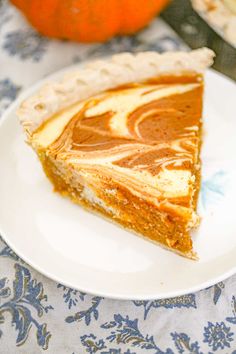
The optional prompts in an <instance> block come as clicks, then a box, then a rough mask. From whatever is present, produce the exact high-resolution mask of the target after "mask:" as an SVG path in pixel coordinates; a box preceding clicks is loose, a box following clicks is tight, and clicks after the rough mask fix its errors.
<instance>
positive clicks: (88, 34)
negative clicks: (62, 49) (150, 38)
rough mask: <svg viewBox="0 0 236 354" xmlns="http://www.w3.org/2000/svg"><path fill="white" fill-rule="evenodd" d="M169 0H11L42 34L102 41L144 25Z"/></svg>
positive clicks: (131, 31)
mask: <svg viewBox="0 0 236 354" xmlns="http://www.w3.org/2000/svg"><path fill="white" fill-rule="evenodd" d="M167 2H168V0H30V1H28V0H12V3H13V4H14V5H15V6H17V7H18V8H19V9H20V10H21V11H22V12H23V13H24V14H25V16H26V17H27V19H28V20H29V22H30V23H31V24H32V25H33V26H34V27H35V28H36V29H37V30H38V31H39V32H41V33H42V34H44V35H46V36H49V37H55V38H64V39H72V40H75V41H81V42H100V41H105V40H107V39H109V38H110V37H112V36H114V35H116V34H120V35H121V34H131V33H134V32H136V31H137V30H139V29H141V28H142V27H144V26H145V25H146V24H147V23H148V22H149V21H150V20H151V19H152V18H153V17H154V16H155V15H156V14H157V13H159V12H160V11H161V9H162V8H163V7H164V6H165V4H166V3H167Z"/></svg>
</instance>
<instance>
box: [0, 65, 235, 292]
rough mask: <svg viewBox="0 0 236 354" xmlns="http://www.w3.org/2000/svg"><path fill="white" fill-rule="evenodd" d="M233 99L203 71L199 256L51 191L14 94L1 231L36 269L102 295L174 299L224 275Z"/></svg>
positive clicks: (4, 125) (1, 189)
mask: <svg viewBox="0 0 236 354" xmlns="http://www.w3.org/2000/svg"><path fill="white" fill-rule="evenodd" d="M60 75H61V73H59V74H58V73H57V74H56V76H57V77H58V76H60ZM54 77H55V75H54ZM41 84H42V82H41V83H40V84H38V85H37V87H38V86H39V85H41ZM35 89H36V86H35V87H33V88H31V89H30V90H28V92H27V95H29V94H32V93H33V92H34V91H35ZM24 96H25V95H24ZM235 97H236V86H235V84H234V83H233V82H232V81H230V80H228V79H226V78H225V77H223V76H221V75H219V74H217V73H215V72H213V71H209V72H208V73H207V75H206V95H205V114H204V116H205V120H204V126H205V128H204V144H203V149H202V161H203V171H202V192H201V195H200V202H199V213H200V214H201V215H202V222H201V226H200V228H199V229H198V231H197V232H195V235H193V237H194V248H195V250H196V251H197V252H198V255H199V257H200V261H198V262H194V261H191V260H188V259H185V258H182V257H180V256H178V255H175V254H173V253H171V252H168V251H166V250H163V249H161V248H159V247H158V246H155V245H153V244H152V243H149V242H148V241H145V240H143V239H141V238H139V237H137V236H135V235H133V234H132V233H130V232H128V231H124V230H123V229H122V228H119V227H118V226H115V225H113V224H111V223H109V222H108V221H105V220H104V219H102V218H100V217H99V216H95V215H92V214H90V213H88V212H86V211H84V210H83V209H82V208H80V207H79V206H76V205H74V204H73V203H71V202H70V201H69V200H66V199H63V198H62V197H61V196H59V195H57V194H55V193H53V192H52V186H51V184H50V183H49V182H48V180H47V178H46V177H45V175H44V173H43V171H42V169H41V165H40V163H39V162H38V159H37V157H36V155H35V154H34V152H33V151H32V150H31V148H30V147H29V146H27V145H26V144H25V142H24V135H23V133H22V130H21V127H20V126H19V123H18V121H17V118H16V115H15V109H16V106H18V104H19V101H20V100H21V99H22V97H21V98H19V100H18V101H17V102H15V103H14V105H12V106H11V107H10V109H8V110H7V112H6V113H5V116H4V119H3V121H2V122H1V127H0V161H1V175H0V176H1V182H0V229H1V234H2V236H3V237H4V238H5V240H6V242H7V243H8V244H9V246H10V247H11V248H12V249H13V250H14V251H15V252H16V253H17V254H18V255H19V256H20V257H22V258H23V259H24V260H25V261H26V262H27V263H29V264H30V265H32V266H33V267H34V268H35V269H37V270H38V271H40V272H41V273H43V274H45V275H47V276H48V277H50V278H52V279H54V280H56V281H58V282H60V283H63V284H65V285H67V286H70V287H72V288H76V289H79V290H82V291H84V292H88V293H92V294H98V295H101V296H105V297H111V298H119V299H157V298H159V299H160V298H166V297H172V296H178V295H182V294H185V293H189V292H193V291H197V290H199V289H202V288H204V287H207V286H210V285H212V284H214V283H216V282H218V281H220V280H223V279H224V278H226V277H228V276H230V275H232V274H233V273H235V272H236V216H235V215H236V214H235V209H236V206H235V200H236V182H235V181H236V135H235V134H236V102H235Z"/></svg>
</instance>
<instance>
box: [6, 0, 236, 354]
mask: <svg viewBox="0 0 236 354" xmlns="http://www.w3.org/2000/svg"><path fill="white" fill-rule="evenodd" d="M45 1H46V0H45ZM183 47H184V45H183V43H181V41H180V40H179V39H178V38H177V37H176V35H175V34H174V33H173V32H172V31H171V30H170V28H168V26H167V25H166V24H165V23H163V21H161V20H160V19H156V20H154V22H153V23H152V24H151V25H150V26H149V27H148V28H146V29H145V30H144V31H142V32H141V33H139V34H138V35H136V36H133V37H117V38H115V39H112V40H111V41H110V42H108V43H106V44H102V45H98V44H96V45H81V44H75V43H69V42H65V41H52V40H48V39H46V38H43V37H41V36H39V35H38V34H37V33H36V32H35V31H34V30H33V29H32V28H31V27H30V26H29V25H28V24H27V23H26V22H25V20H24V18H23V17H22V15H21V14H20V13H19V12H18V11H17V10H15V9H14V8H13V7H12V6H10V5H9V4H8V3H7V2H6V1H1V0H0V116H1V115H2V114H3V113H4V110H5V109H6V108H7V106H8V105H9V104H10V103H11V102H12V101H13V100H14V99H15V98H16V97H17V95H18V94H19V92H21V91H22V90H23V89H24V88H26V87H28V86H29V85H31V84H32V83H34V82H36V81H37V80H38V79H40V78H42V77H44V76H46V75H47V74H49V73H52V72H53V71H56V70H58V69H60V68H62V67H65V66H67V65H70V64H73V63H77V62H80V61H82V60H84V59H87V58H95V57H98V56H101V55H104V54H110V53H114V52H120V51H140V50H150V49H151V50H157V51H160V52H161V51H164V50H175V49H180V48H183ZM0 166H1V165H0ZM1 168H3V167H1ZM235 295H236V276H234V277H231V278H230V279H228V280H226V281H225V282H221V283H219V284H216V285H215V286H213V287H211V288H209V289H206V290H203V291H200V292H198V293H195V294H189V295H185V296H181V297H177V298H173V299H165V300H155V301H115V300H110V299H104V298H101V297H98V296H92V295H88V294H84V293H81V292H79V291H76V290H74V289H70V288H66V287H65V286H63V285H61V284H57V283H55V282H54V281H52V280H50V279H48V278H46V277H44V276H43V275H41V274H39V273H38V272H36V271H35V270H34V269H32V268H31V267H30V266H28V265H27V264H25V263H24V262H23V261H22V260H21V259H20V258H19V257H18V256H17V255H16V254H14V253H13V252H12V250H11V249H10V248H9V247H8V246H7V245H6V244H5V242H4V241H3V240H0V353H1V354H18V353H26V354H32V353H33V354H37V353H43V352H45V353H50V354H83V353H90V354H92V353H97V354H138V353H146V352H147V353H150V354H154V353H155V354H175V353H180V354H182V353H184V354H187V353H188V354H190V353H191V354H200V353H201V354H210V353H225V354H233V353H234V354H236V297H235Z"/></svg>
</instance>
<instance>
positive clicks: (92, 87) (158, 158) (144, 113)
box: [18, 48, 214, 259]
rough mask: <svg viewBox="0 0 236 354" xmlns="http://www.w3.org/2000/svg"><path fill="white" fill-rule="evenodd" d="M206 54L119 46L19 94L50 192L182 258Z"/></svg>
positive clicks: (193, 219)
mask: <svg viewBox="0 0 236 354" xmlns="http://www.w3.org/2000/svg"><path fill="white" fill-rule="evenodd" d="M213 57H214V53H213V52H212V51H211V50H209V49H207V48H203V49H198V50H195V51H192V52H189V53H186V52H176V53H165V54H158V53H155V52H144V53H139V54H135V55H133V54H129V53H122V54H118V55H115V56H113V57H111V58H110V59H106V60H100V61H96V62H92V63H89V64H88V65H87V66H85V67H84V68H82V69H80V70H78V71H75V72H71V73H68V74H67V75H66V76H65V78H63V80H61V81H58V82H52V83H49V84H47V85H46V86H44V87H43V88H41V89H40V91H39V92H37V93H36V94H35V95H34V96H32V97H30V98H28V99H27V100H26V101H24V102H23V103H22V104H21V106H20V108H19V110H18V114H19V118H20V121H21V123H22V125H23V127H24V130H25V133H26V135H27V142H28V143H29V144H30V145H31V146H32V147H33V149H34V150H35V151H36V153H37V154H38V157H39V159H40V161H41V163H42V166H43V169H44V171H45V173H46V175H47V177H48V178H49V179H50V180H51V182H52V184H53V185H54V188H55V190H56V191H57V192H59V193H61V194H62V195H64V196H68V197H70V198H71V199H72V200H73V201H74V202H76V203H78V204H79V205H81V206H83V207H86V208H88V209H89V210H91V211H95V212H98V213H100V214H101V215H103V216H105V217H107V218H109V219H110V220H112V221H114V222H116V223H118V224H120V225H122V226H124V227H125V228H127V229H129V230H132V231H134V232H135V233H137V234H139V235H141V236H143V237H144V238H145V239H146V240H150V241H153V242H155V243H157V244H159V245H161V246H164V247H166V248H168V249H169V250H172V251H174V252H177V253H178V254H181V255H183V256H185V257H189V258H192V259H196V258H197V256H196V254H195V252H194V251H193V247H192V240H191V237H190V230H191V229H192V228H195V227H196V226H197V225H198V223H199V217H198V215H197V213H196V206H197V197H198V192H199V188H200V167H201V164H200V158H199V154H200V146H201V126H202V121H201V119H202V100H203V88H204V81H203V72H204V70H205V69H206V67H208V66H209V65H211V64H212V61H213Z"/></svg>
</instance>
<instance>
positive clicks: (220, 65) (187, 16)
mask: <svg viewBox="0 0 236 354" xmlns="http://www.w3.org/2000/svg"><path fill="white" fill-rule="evenodd" d="M161 17H162V18H163V19H164V20H165V21H166V22H167V23H168V24H169V25H170V26H171V27H172V28H173V29H174V30H175V31H176V32H177V33H178V35H179V36H180V37H181V38H182V39H183V40H184V41H185V42H186V43H187V44H188V45H189V47H190V48H193V49H195V48H199V47H209V48H211V49H213V50H214V52H215V53H216V58H215V63H214V65H213V67H214V68H215V69H216V70H218V71H220V72H222V73H223V74H225V75H227V76H229V77H231V78H232V79H234V80H236V49H235V48H234V47H232V46H231V45H230V44H228V43H227V42H225V41H224V40H223V39H222V38H221V37H220V36H219V35H218V34H217V33H216V32H214V31H213V30H212V29H211V27H210V26H208V24H207V23H206V22H205V21H204V20H203V19H202V18H201V17H200V16H199V15H198V14H197V13H196V12H195V11H194V10H193V8H192V6H191V3H190V1H189V0H174V1H172V2H171V3H170V5H169V6H168V7H167V8H166V9H165V10H164V11H163V12H162V15H161Z"/></svg>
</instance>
